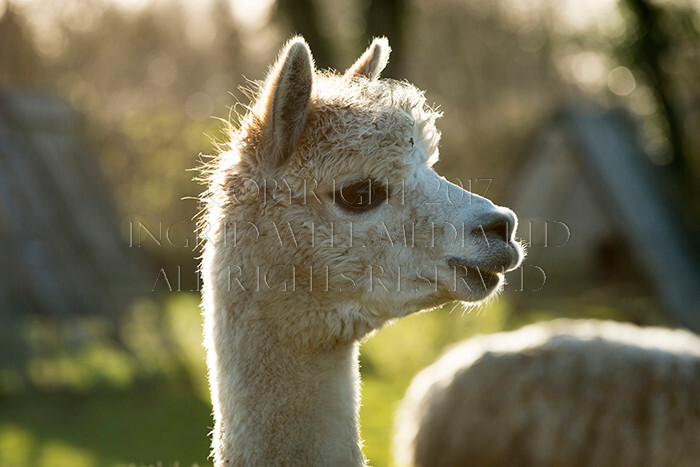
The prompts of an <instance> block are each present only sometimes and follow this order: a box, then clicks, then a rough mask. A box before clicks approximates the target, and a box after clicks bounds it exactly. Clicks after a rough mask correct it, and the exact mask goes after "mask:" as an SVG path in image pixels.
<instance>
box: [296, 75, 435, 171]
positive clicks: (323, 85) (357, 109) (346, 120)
mask: <svg viewBox="0 0 700 467" xmlns="http://www.w3.org/2000/svg"><path fill="white" fill-rule="evenodd" d="M312 103H313V104H312V111H311V116H310V119H309V123H308V127H307V129H306V146H305V147H304V145H302V148H300V149H301V151H299V153H300V155H302V158H303V157H304V155H306V156H307V157H313V156H320V157H321V158H322V159H329V158H334V157H338V156H339V155H341V154H343V153H344V154H346V155H347V154H350V155H356V157H363V156H366V157H382V158H385V159H387V158H389V159H391V158H393V157H398V158H402V159H404V162H405V163H407V164H411V165H413V164H416V163H418V164H424V163H428V165H432V164H433V163H434V162H435V161H436V160H437V156H438V142H439V139H440V132H439V131H438V130H437V128H436V126H435V120H436V119H437V118H439V117H440V116H441V113H440V112H438V111H437V110H435V109H433V108H431V107H430V106H428V105H427V104H426V99H425V96H424V94H423V92H422V91H420V90H418V89H417V88H415V87H414V86H412V85H410V84H408V83H405V82H399V81H393V80H368V79H365V78H357V79H348V78H343V77H338V76H335V75H333V76H319V77H318V78H317V80H316V81H315V82H314V91H313V97H312Z"/></svg>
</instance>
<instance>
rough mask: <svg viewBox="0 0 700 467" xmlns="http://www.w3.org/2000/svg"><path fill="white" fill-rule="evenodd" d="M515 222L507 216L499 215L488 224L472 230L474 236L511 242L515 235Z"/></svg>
mask: <svg viewBox="0 0 700 467" xmlns="http://www.w3.org/2000/svg"><path fill="white" fill-rule="evenodd" d="M513 226H514V221H513V220H512V219H511V218H510V217H509V216H506V215H502V214H499V215H498V216H495V217H493V218H491V219H489V220H488V221H487V222H484V223H481V224H479V226H478V227H476V228H475V229H473V230H472V234H473V235H476V236H484V237H486V238H487V239H488V238H496V239H498V240H503V241H504V242H509V241H510V240H511V237H512V234H513Z"/></svg>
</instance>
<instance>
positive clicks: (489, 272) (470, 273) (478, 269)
mask: <svg viewBox="0 0 700 467" xmlns="http://www.w3.org/2000/svg"><path fill="white" fill-rule="evenodd" d="M447 265H448V266H449V267H450V269H452V270H455V271H456V273H457V274H459V275H461V276H463V277H467V278H469V279H483V281H484V282H485V284H486V285H488V284H489V283H491V282H495V283H498V282H499V281H500V276H501V275H502V274H504V273H505V272H506V270H507V269H506V268H505V267H504V266H500V267H499V266H497V265H493V266H491V267H486V266H485V265H483V264H482V265H477V264H475V262H473V261H470V260H468V259H467V258H462V257H458V256H451V257H449V258H447Z"/></svg>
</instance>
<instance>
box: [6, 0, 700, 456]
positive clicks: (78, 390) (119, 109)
mask: <svg viewBox="0 0 700 467" xmlns="http://www.w3.org/2000/svg"><path fill="white" fill-rule="evenodd" d="M699 31H700V3H698V2H697V1H696V0H587V1H584V0H329V1H320V0H206V1H202V2H185V1H177V0H51V1H46V0H0V84H2V86H3V87H4V88H6V89H8V88H12V87H15V88H17V87H25V88H26V87H30V88H43V89H47V88H48V89H51V90H54V91H55V92H57V93H59V94H60V95H61V96H62V97H64V98H65V99H66V100H68V101H69V102H70V103H71V104H72V105H73V106H74V107H76V108H77V109H79V110H80V111H81V113H82V115H84V125H85V127H86V130H87V134H88V137H89V143H90V145H91V146H92V148H93V149H94V153H95V155H96V156H97V157H98V158H99V164H100V166H101V168H102V170H103V172H104V173H105V175H106V177H107V180H108V182H109V184H110V188H111V190H112V192H113V194H114V199H115V200H116V202H117V204H118V208H119V211H120V213H121V216H122V234H123V237H124V239H125V241H129V242H131V243H132V247H133V248H141V249H142V250H143V255H144V258H146V260H147V262H148V269H147V270H148V272H149V274H150V276H149V277H150V280H151V282H150V283H149V284H148V288H149V290H151V289H152V293H151V294H150V295H147V296H145V297H144V298H142V299H140V300H138V301H137V302H135V303H133V304H131V306H130V307H129V309H128V310H125V312H124V314H123V316H120V318H119V320H118V322H117V323H116V324H115V323H114V322H113V321H109V320H103V319H101V318H100V316H99V314H96V316H94V317H88V318H82V319H81V320H79V321H78V322H75V321H71V322H70V323H69V324H62V323H60V322H56V321H53V320H51V319H47V318H46V317H41V316H29V317H27V319H26V320H25V321H23V323H22V324H21V327H20V328H19V329H18V334H20V335H21V336H22V338H23V339H25V340H26V341H27V342H28V343H29V345H30V348H31V351H32V358H31V360H30V362H29V363H28V364H27V365H26V367H25V368H19V369H17V368H7V369H2V370H1V373H0V465H4V466H20V465H38V466H57V465H66V466H97V465H129V464H132V465H151V464H152V465H156V464H157V463H158V462H162V465H176V463H177V462H179V464H178V465H191V464H193V463H197V464H199V465H207V464H208V463H209V461H208V460H207V452H208V442H209V441H208V432H209V430H210V429H211V417H210V410H211V407H210V405H209V401H208V391H207V386H206V380H205V367H204V362H203V358H202V357H203V353H202V349H201V345H200V340H201V331H200V329H201V326H200V317H199V310H198V303H199V297H198V294H197V291H198V277H197V275H196V272H195V271H196V261H197V260H196V256H197V252H196V250H195V249H194V246H195V244H196V242H197V238H196V232H195V230H194V222H193V221H192V218H193V217H194V216H195V214H196V213H197V210H198V203H197V201H196V199H195V198H196V197H197V196H198V194H199V192H200V191H201V187H200V186H199V185H198V184H197V183H196V182H194V181H193V177H194V176H195V174H196V173H195V172H193V171H192V170H191V169H193V168H196V167H197V166H199V165H200V164H201V161H202V160H203V159H206V155H207V154H212V153H213V152H214V151H215V143H216V142H221V141H222V140H223V133H222V129H223V128H224V127H225V125H224V124H223V122H222V121H221V120H220V119H218V118H212V117H211V116H217V117H221V118H223V119H228V118H229V117H230V118H232V119H235V116H236V112H235V111H234V110H236V109H238V107H237V106H238V105H239V104H238V102H239V101H240V102H241V103H243V104H246V103H247V98H246V97H245V94H244V93H242V92H241V91H239V90H238V88H239V86H246V85H247V83H248V81H247V79H248V78H250V79H260V78H261V77H263V76H264V73H265V71H266V67H267V66H268V64H269V63H270V62H271V60H272V59H273V57H275V54H276V53H277V50H278V48H279V47H280V44H281V43H282V42H283V41H284V40H285V39H286V38H288V37H289V36H290V35H291V34H293V33H301V34H303V35H304V36H305V37H306V39H307V40H308V41H309V43H310V45H311V48H312V50H313V52H314V55H315V59H316V63H317V66H319V67H321V68H325V67H334V68H336V69H339V70H343V69H344V67H346V66H348V65H349V64H351V63H352V61H353V59H354V58H356V57H357V56H358V55H359V54H360V53H361V52H362V51H363V50H364V48H365V47H366V46H367V44H368V43H369V40H370V38H371V37H372V36H376V35H386V36H388V37H389V40H390V43H391V45H392V46H393V49H394V50H393V52H392V56H391V64H390V67H389V68H388V69H387V70H386V72H385V74H384V75H385V76H387V77H391V78H396V79H407V80H408V81H410V82H412V83H414V84H416V85H417V86H418V87H420V88H422V89H426V90H427V97H428V100H429V101H430V102H435V103H437V104H439V105H440V107H441V109H442V110H443V111H444V113H445V117H444V118H443V119H442V121H441V122H440V127H441V130H442V132H443V138H442V144H441V155H442V161H441V162H440V163H439V165H438V166H437V170H438V171H439V172H441V173H443V174H445V175H446V176H448V178H459V179H461V180H470V179H471V180H474V179H477V178H489V179H493V183H492V185H491V187H490V191H489V193H488V195H489V197H491V198H492V199H494V201H495V202H497V203H499V202H500V203H503V202H504V198H505V196H506V193H507V190H508V184H507V182H508V180H509V174H511V172H512V171H513V170H515V168H516V166H517V164H518V160H519V157H520V156H521V155H522V153H523V151H524V148H526V147H527V145H528V144H529V142H530V140H531V138H532V134H533V131H534V130H535V129H536V128H537V127H539V126H540V125H541V124H542V122H543V121H544V120H545V118H546V117H547V116H548V115H549V114H550V113H551V112H552V111H553V110H554V109H555V108H556V107H557V106H558V105H560V104H561V103H576V104H577V105H588V104H595V105H598V106H603V107H609V108H613V107H622V108H624V109H626V110H627V111H629V112H630V114H631V115H632V116H633V118H634V119H635V121H636V123H637V124H638V128H639V129H640V130H639V132H638V136H639V138H640V141H641V142H642V144H643V147H644V148H645V150H646V153H647V154H648V155H649V157H650V159H651V160H652V162H653V163H654V164H656V165H658V166H660V167H661V166H665V167H667V168H669V169H671V170H673V171H674V172H675V173H677V174H678V180H680V182H679V183H678V184H677V185H676V190H677V192H676V195H675V196H677V199H678V200H682V204H683V206H684V208H685V210H686V212H689V213H691V215H692V216H696V215H697V212H698V206H699V205H698V200H699V199H700V198H699V197H698V192H697V190H698V188H697V187H698V184H697V181H698V177H700V85H698V83H700V41H699V40H698V39H699V38H698V34H699ZM477 191H478V190H477ZM481 194H483V193H481ZM163 230H165V232H166V233H168V234H170V238H168V239H167V240H164V241H160V242H159V241H156V240H154V239H153V237H152V236H151V235H153V236H156V237H157V238H161V239H162V237H163V235H158V234H157V232H159V231H160V232H161V234H162V233H163ZM149 233H150V234H151V235H149ZM135 234H136V236H134V235H135ZM139 235H141V236H140V237H139ZM134 238H137V240H136V241H135V240H134ZM164 274H165V275H167V276H168V282H167V283H166V282H165V281H164V280H163V279H164ZM176 276H177V277H178V279H177V281H176V280H175V277H176ZM168 284H169V285H168ZM170 289H176V290H170ZM177 290H179V292H178V291H177ZM599 298H602V300H599ZM547 303H548V302H546V301H545V302H542V301H533V300H531V299H529V298H527V297H526V299H522V297H520V299H516V298H513V296H512V294H510V295H509V294H506V295H505V296H504V297H502V298H500V299H498V300H494V301H492V302H490V303H489V304H488V305H484V306H482V307H481V308H479V309H477V310H471V311H469V312H468V313H467V312H465V311H464V310H462V309H461V308H457V309H454V310H452V308H453V305H449V306H446V307H444V308H443V309H442V310H438V311H434V312H432V313H424V314H420V315H416V316H413V317H410V318H408V319H406V320H404V321H402V322H400V323H398V324H396V325H393V326H390V327H389V328H388V329H386V330H383V331H382V332H381V333H379V334H378V335H376V336H374V337H372V338H370V339H369V340H368V341H367V342H366V343H365V344H364V345H363V348H362V356H361V362H362V372H363V378H364V391H363V407H362V413H361V418H362V431H363V436H364V438H365V440H366V443H365V446H366V447H365V453H366V455H367V456H368V458H369V460H370V462H371V463H372V465H375V466H386V465H390V464H391V462H390V456H389V440H390V434H391V421H392V416H393V410H394V409H395V407H396V405H397V402H398V400H399V399H400V398H401V397H402V395H403V392H404V391H405V388H406V387H407V385H408V383H409V381H410V379H411V378H412V376H413V375H414V374H415V373H416V372H417V371H418V370H419V369H420V368H422V367H424V366H425V365H427V364H429V363H430V362H432V361H433V360H434V359H435V358H436V357H437V355H438V354H439V353H441V352H442V351H443V350H444V349H445V348H446V347H447V346H448V345H449V344H450V343H452V342H455V341H458V340H461V339H463V338H465V337H467V336H469V335H473V334H474V333H478V332H493V331H498V330H502V329H510V328H513V327H517V326H518V325H520V324H523V323H525V322H529V321H535V320H540V319H547V318H551V317H552V316H561V315H566V316H586V317H597V318H613V319H630V320H634V321H637V322H645V323H658V322H663V320H662V319H661V318H660V317H659V316H658V315H656V314H654V313H653V312H646V311H644V312H641V314H640V312H639V311H635V310H638V309H637V308H635V307H634V306H632V305H630V306H629V307H628V308H625V306H624V305H621V306H617V305H615V306H611V307H609V308H606V307H604V306H601V305H599V303H605V295H603V296H602V297H598V296H595V292H594V297H593V298H591V299H590V300H588V301H586V300H574V301H569V302H566V301H565V302H562V301H557V302H556V306H557V307H558V308H560V309H557V310H555V309H553V307H554V305H548V304H547ZM562 305H563V306H562ZM450 310H452V311H450ZM66 326H69V327H70V329H69V330H66V329H62V327H63V328H65V327H66ZM66 333H69V334H70V333H84V334H86V335H90V336H93V337H94V338H91V339H90V341H89V343H88V344H87V345H81V346H78V347H75V346H73V347H71V346H66V345H65V338H64V336H65V334H66Z"/></svg>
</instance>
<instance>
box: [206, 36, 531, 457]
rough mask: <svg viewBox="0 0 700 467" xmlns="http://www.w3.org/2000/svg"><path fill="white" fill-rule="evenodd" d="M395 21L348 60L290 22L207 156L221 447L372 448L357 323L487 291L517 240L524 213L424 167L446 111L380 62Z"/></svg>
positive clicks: (210, 336)
mask: <svg viewBox="0 0 700 467" xmlns="http://www.w3.org/2000/svg"><path fill="white" fill-rule="evenodd" d="M388 55H389V46H388V43H387V41H386V39H377V40H375V41H374V42H373V43H372V45H371V46H370V47H369V49H368V50H367V51H366V52H365V53H364V55H362V57H360V59H359V60H358V61H357V62H356V63H355V64H354V65H353V66H352V67H350V69H349V70H348V71H347V72H346V73H345V74H344V75H342V76H340V75H335V74H332V73H318V72H316V71H315V69H314V65H313V60H312V57H311V53H310V51H309V49H308V46H307V45H306V43H305V42H304V40H303V39H301V38H295V39H292V40H291V41H290V42H289V43H288V44H287V45H286V46H285V47H284V49H283V50H282V52H281V54H280V56H279V59H278V60H277V62H276V63H275V64H274V65H273V66H272V68H271V71H270V73H269V75H268V77H267V79H266V80H265V82H264V83H263V84H262V85H261V88H260V92H259V95H258V97H257V99H256V100H255V102H254V103H253V104H252V105H251V107H250V109H249V111H248V113H247V114H246V115H245V116H244V117H243V118H242V121H241V124H240V127H239V128H238V129H236V130H234V131H232V135H231V144H230V148H229V150H227V151H225V152H223V153H222V154H221V155H220V156H219V157H218V158H217V160H216V161H215V162H214V163H213V164H212V167H211V170H210V172H211V173H210V182H209V190H208V193H207V194H206V195H205V200H206V204H207V208H206V212H205V223H206V224H207V227H208V230H207V231H206V237H207V241H206V244H205V247H204V252H203V260H202V278H203V281H204V291H203V313H204V321H205V322H204V330H205V346H206V348H207V364H208V367H209V380H210V385H211V393H212V403H213V406H214V418H215V428H214V433H213V455H214V459H215V463H216V465H278V464H296V465H362V464H364V458H363V455H362V452H361V441H360V439H359V433H358V423H357V416H358V402H359V372H358V361H357V353H358V341H359V340H360V339H361V338H363V337H364V336H366V335H367V334H368V333H370V332H371V331H373V330H375V329H379V328H380V327H381V326H382V325H383V324H385V323H386V322H388V321H390V320H392V319H396V318H399V317H402V316H406V315H408V314H410V313H413V312H416V311H419V310H422V309H425V308H430V307H435V306H438V305H441V304H443V303H445V302H447V301H451V300H462V301H466V302H478V301H480V300H482V299H484V298H486V297H487V296H489V295H491V294H492V293H493V292H494V291H495V290H497V289H498V288H499V287H500V285H501V284H502V275H503V274H502V273H503V272H504V271H506V270H509V269H512V268H514V267H516V266H517V265H518V263H519V261H520V258H521V256H522V254H521V250H520V247H519V246H518V245H517V244H516V243H515V242H514V241H513V237H512V232H513V230H514V228H515V223H516V219H515V216H514V214H513V213H512V212H511V211H510V210H508V209H505V208H500V207H497V206H494V205H493V204H492V203H491V202H490V201H488V200H486V199H484V198H481V197H479V196H476V195H472V194H471V193H469V192H467V191H465V190H463V189H461V188H459V187H457V186H456V185H454V184H451V183H449V182H447V181H446V180H445V179H443V178H441V177H439V176H438V175H437V174H436V173H435V172H434V171H433V170H432V169H431V168H430V167H431V165H432V164H433V163H434V162H435V161H436V160H437V157H438V150H437V146H438V140H439V135H440V134H439V132H438V131H437V129H436V128H435V119H436V118H437V117H438V114H437V113H436V112H435V111H433V110H431V109H430V108H429V107H427V106H426V104H425V99H424V97H423V94H422V93H421V92H420V91H418V90H417V89H416V88H414V87H413V86H411V85H409V84H407V83H402V82H394V81H387V80H380V79H378V77H379V74H380V72H381V71H382V69H383V68H384V66H385V65H386V63H387V60H388Z"/></svg>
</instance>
